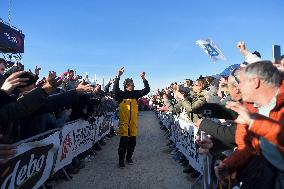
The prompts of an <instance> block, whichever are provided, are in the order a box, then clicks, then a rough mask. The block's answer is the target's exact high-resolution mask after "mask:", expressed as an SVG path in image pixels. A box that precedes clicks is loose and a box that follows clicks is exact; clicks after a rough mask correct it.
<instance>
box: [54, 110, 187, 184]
mask: <svg viewBox="0 0 284 189" xmlns="http://www.w3.org/2000/svg"><path fill="white" fill-rule="evenodd" d="M163 134H164V133H163V132H162V131H161V130H160V128H159V122H158V119H157V118H156V117H155V115H154V113H153V112H140V113H139V129H138V137H137V146H136V149H135V152H134V156H133V161H134V165H126V168H125V169H119V168H118V155H117V148H118V143H119V137H113V138H112V139H111V140H107V141H106V142H107V144H106V145H105V146H103V150H102V151H100V152H98V154H97V155H96V157H95V159H94V160H93V161H91V162H88V163H86V167H85V168H84V169H82V170H80V173H79V174H77V175H74V176H73V180H72V181H63V182H61V183H59V184H58V185H56V187H55V188H59V189H63V188H64V189H65V188H68V189H69V188H70V189H87V188H97V189H108V188H109V189H126V188H127V189H140V188H141V189H142V188H143V189H144V188H147V189H151V188H155V189H156V188H163V189H167V188H169V189H172V188H178V189H183V188H184V189H189V188H190V179H189V176H188V175H187V174H184V173H182V170H183V168H182V166H181V165H179V164H178V163H177V162H175V161H174V160H173V158H172V156H171V155H170V154H169V148H168V147H167V146H166V143H167V139H166V137H164V136H163Z"/></svg>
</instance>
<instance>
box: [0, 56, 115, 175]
mask: <svg viewBox="0 0 284 189" xmlns="http://www.w3.org/2000/svg"><path fill="white" fill-rule="evenodd" d="M40 70H41V69H40V68H39V67H36V68H35V71H34V72H32V71H31V70H29V71H24V70H23V65H22V64H20V63H15V64H14V65H12V66H10V67H8V65H7V62H6V61H5V59H2V58H1V59H0V88H1V89H0V164H3V163H5V162H7V160H8V159H9V158H11V157H13V156H14V155H15V154H16V145H14V144H15V143H19V141H22V140H24V139H28V138H30V137H33V136H37V135H39V134H41V133H43V132H46V131H49V130H52V129H56V128H62V127H63V126H64V124H65V123H66V122H69V121H73V120H77V119H79V118H81V119H84V120H87V121H89V122H92V121H94V120H92V119H94V117H97V116H102V115H104V114H105V113H107V112H116V111H117V103H116V101H115V99H114V94H113V92H112V91H111V90H110V87H111V85H112V83H113V80H110V81H109V83H108V84H107V85H106V86H105V88H104V89H102V86H101V85H100V84H95V85H93V84H92V83H90V82H89V80H88V78H82V77H80V76H78V75H76V74H75V72H74V71H73V70H67V71H66V72H64V73H63V74H62V75H61V76H58V75H57V74H56V72H54V71H50V72H49V74H48V76H46V77H44V78H42V79H41V80H39V72H40ZM115 135H116V132H115V129H114V128H111V131H110V133H109V134H108V135H107V136H106V137H105V138H103V139H101V140H100V141H99V142H97V143H96V144H94V146H93V148H92V150H93V151H92V153H91V152H90V151H87V152H84V153H83V154H80V155H79V156H78V157H76V158H74V159H73V162H72V164H71V165H69V166H67V172H68V173H78V171H79V170H80V168H82V167H84V161H83V160H86V158H91V157H92V156H91V155H93V154H94V153H93V152H94V151H100V150H102V148H101V145H104V144H105V140H106V139H108V138H111V137H112V136H115ZM59 174H60V172H59Z"/></svg>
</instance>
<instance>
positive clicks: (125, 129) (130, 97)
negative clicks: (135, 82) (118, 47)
mask: <svg viewBox="0 0 284 189" xmlns="http://www.w3.org/2000/svg"><path fill="white" fill-rule="evenodd" d="M119 79H120V78H119V77H118V78H116V80H115V82H114V87H113V90H114V92H115V99H116V100H117V101H118V104H119V113H118V116H119V135H120V136H137V126H138V104H137V101H138V98H140V97H142V96H145V95H146V94H148V93H149V92H150V87H149V84H148V81H147V80H146V79H144V80H143V83H144V89H142V90H134V91H121V90H120V89H119Z"/></svg>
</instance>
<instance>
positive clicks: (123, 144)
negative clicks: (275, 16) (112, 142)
mask: <svg viewBox="0 0 284 189" xmlns="http://www.w3.org/2000/svg"><path fill="white" fill-rule="evenodd" d="M135 146H136V136H122V137H120V142H119V147H118V156H119V161H124V158H125V155H126V159H131V157H132V155H133V152H134V149H135Z"/></svg>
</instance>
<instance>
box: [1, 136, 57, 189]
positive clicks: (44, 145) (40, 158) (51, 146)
mask: <svg viewBox="0 0 284 189" xmlns="http://www.w3.org/2000/svg"><path fill="white" fill-rule="evenodd" d="M59 133H60V131H57V132H55V133H54V134H52V135H50V136H49V137H47V138H45V139H43V140H41V141H37V142H28V143H23V144H21V145H19V146H18V148H17V155H16V156H15V157H14V158H12V159H10V160H9V161H8V162H7V163H5V164H2V165H0V173H1V179H0V188H1V189H14V188H17V189H22V188H23V189H24V188H32V189H37V188H39V187H40V186H41V185H43V183H44V182H45V181H46V180H47V179H48V178H49V176H50V173H51V170H52V167H53V164H54V156H55V153H56V152H57V150H58V147H59V144H60V142H59Z"/></svg>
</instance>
